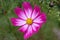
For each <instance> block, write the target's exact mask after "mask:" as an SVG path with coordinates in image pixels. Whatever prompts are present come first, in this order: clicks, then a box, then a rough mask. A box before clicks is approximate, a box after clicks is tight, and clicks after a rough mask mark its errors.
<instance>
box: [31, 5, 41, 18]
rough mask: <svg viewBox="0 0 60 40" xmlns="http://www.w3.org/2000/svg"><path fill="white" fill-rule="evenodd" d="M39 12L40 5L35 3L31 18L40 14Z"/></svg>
mask: <svg viewBox="0 0 60 40" xmlns="http://www.w3.org/2000/svg"><path fill="white" fill-rule="evenodd" d="M40 13H41V10H40V7H39V6H36V5H35V7H34V10H33V13H32V16H31V18H32V19H35V18H36V17H37V16H38V15H40Z"/></svg>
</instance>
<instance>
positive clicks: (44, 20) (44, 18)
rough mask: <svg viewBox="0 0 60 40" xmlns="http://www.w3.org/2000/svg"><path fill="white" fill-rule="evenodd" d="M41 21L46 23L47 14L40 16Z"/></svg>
mask: <svg viewBox="0 0 60 40" xmlns="http://www.w3.org/2000/svg"><path fill="white" fill-rule="evenodd" d="M40 18H41V21H43V22H44V23H45V22H46V14H45V13H44V12H42V14H41V15H40Z"/></svg>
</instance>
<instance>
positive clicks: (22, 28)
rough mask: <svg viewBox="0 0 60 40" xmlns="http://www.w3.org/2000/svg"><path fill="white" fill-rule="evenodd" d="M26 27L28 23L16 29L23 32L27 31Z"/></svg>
mask: <svg viewBox="0 0 60 40" xmlns="http://www.w3.org/2000/svg"><path fill="white" fill-rule="evenodd" d="M27 28H28V25H27V24H25V25H23V26H22V27H21V28H19V29H18V30H19V31H21V32H25V31H27Z"/></svg>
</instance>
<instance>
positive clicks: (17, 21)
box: [11, 18, 26, 26]
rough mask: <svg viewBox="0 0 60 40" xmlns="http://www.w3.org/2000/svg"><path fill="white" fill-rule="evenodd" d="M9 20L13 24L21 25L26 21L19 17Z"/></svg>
mask: <svg viewBox="0 0 60 40" xmlns="http://www.w3.org/2000/svg"><path fill="white" fill-rule="evenodd" d="M11 21H12V24H13V25H14V26H22V25H24V24H26V22H25V21H24V20H21V19H20V18H11Z"/></svg>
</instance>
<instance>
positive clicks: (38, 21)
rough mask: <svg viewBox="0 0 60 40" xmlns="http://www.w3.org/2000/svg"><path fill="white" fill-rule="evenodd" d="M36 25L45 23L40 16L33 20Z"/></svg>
mask: <svg viewBox="0 0 60 40" xmlns="http://www.w3.org/2000/svg"><path fill="white" fill-rule="evenodd" d="M33 22H34V23H43V21H42V19H41V18H40V16H38V17H37V18H36V19H35V20H33Z"/></svg>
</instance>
